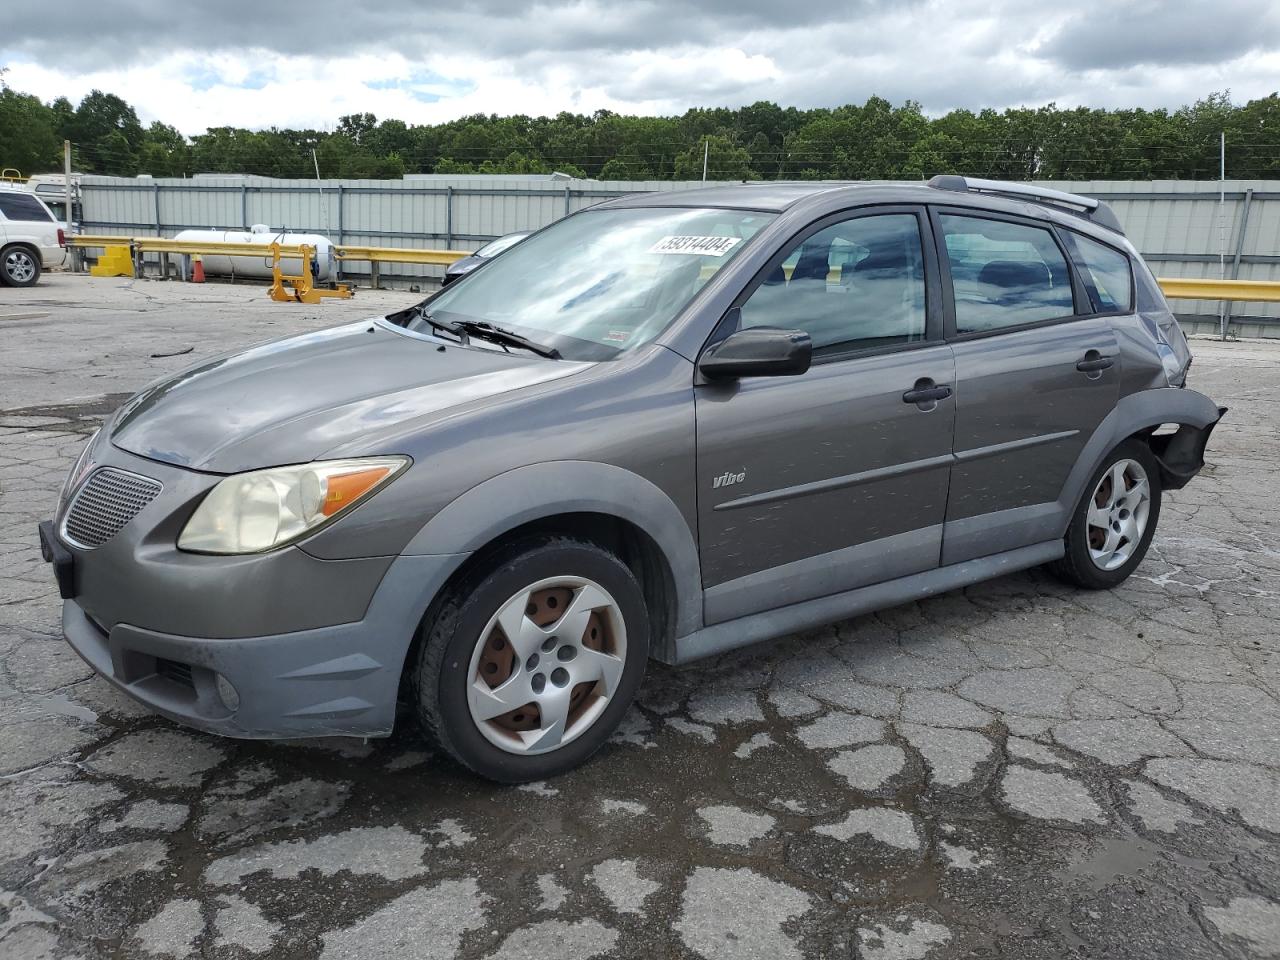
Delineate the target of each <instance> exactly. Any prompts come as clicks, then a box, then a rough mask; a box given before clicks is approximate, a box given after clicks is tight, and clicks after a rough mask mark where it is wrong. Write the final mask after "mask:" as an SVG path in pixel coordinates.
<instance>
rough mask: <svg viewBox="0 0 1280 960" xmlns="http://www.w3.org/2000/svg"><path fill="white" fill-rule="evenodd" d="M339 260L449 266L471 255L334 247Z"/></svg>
mask: <svg viewBox="0 0 1280 960" xmlns="http://www.w3.org/2000/svg"><path fill="white" fill-rule="evenodd" d="M333 249H334V255H335V256H336V257H337V258H338V259H339V260H367V261H369V262H370V263H432V264H436V265H439V266H448V265H449V264H451V263H453V262H454V261H456V260H461V259H462V258H463V257H469V256H471V254H470V253H469V252H468V251H466V250H414V249H410V248H408V247H334V248H333Z"/></svg>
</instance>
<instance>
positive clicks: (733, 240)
mask: <svg viewBox="0 0 1280 960" xmlns="http://www.w3.org/2000/svg"><path fill="white" fill-rule="evenodd" d="M741 240H742V238H741V237H663V238H662V239H661V240H659V241H658V242H657V243H655V244H654V245H653V246H652V247H650V248H649V253H691V254H694V255H695V256H699V257H723V256H724V255H725V254H726V253H728V252H729V251H730V250H732V249H733V248H734V247H735V246H737V244H738V243H739V242H741Z"/></svg>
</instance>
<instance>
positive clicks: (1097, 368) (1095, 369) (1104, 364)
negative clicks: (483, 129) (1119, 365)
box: [1076, 350, 1116, 373]
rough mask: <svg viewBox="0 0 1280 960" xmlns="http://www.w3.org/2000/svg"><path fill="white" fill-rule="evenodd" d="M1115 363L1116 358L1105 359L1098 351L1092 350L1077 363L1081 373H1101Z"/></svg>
mask: <svg viewBox="0 0 1280 960" xmlns="http://www.w3.org/2000/svg"><path fill="white" fill-rule="evenodd" d="M1115 362H1116V361H1115V358H1114V357H1104V356H1103V355H1102V354H1100V353H1099V352H1098V351H1097V350H1090V351H1088V352H1087V353H1086V354H1085V355H1084V358H1083V359H1082V360H1079V361H1077V363H1076V369H1077V370H1079V371H1080V372H1081V373H1101V372H1102V371H1103V370H1106V369H1107V368H1108V367H1109V366H1111V365H1112V364H1113V363H1115Z"/></svg>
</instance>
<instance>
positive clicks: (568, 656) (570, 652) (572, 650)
mask: <svg viewBox="0 0 1280 960" xmlns="http://www.w3.org/2000/svg"><path fill="white" fill-rule="evenodd" d="M577 655H578V648H577V647H575V646H572V645H570V644H567V643H566V644H565V645H564V646H563V647H561V648H560V649H559V650H557V651H556V656H557V657H558V658H559V659H560V662H561V663H568V662H569V661H570V660H572V659H573V658H574V657H576V656H577Z"/></svg>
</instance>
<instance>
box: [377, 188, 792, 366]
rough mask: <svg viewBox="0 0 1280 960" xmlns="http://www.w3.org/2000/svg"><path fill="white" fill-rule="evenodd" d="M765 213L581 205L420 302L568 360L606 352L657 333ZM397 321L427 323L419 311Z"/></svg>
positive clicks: (435, 313)
mask: <svg viewBox="0 0 1280 960" xmlns="http://www.w3.org/2000/svg"><path fill="white" fill-rule="evenodd" d="M772 219H773V215H772V214H767V213H757V212H751V211H745V210H702V209H688V210H685V209H670V208H652V207H646V208H640V209H627V210H590V211H586V212H584V213H580V214H577V215H576V216H572V217H566V218H565V219H564V220H561V221H560V222H559V223H555V224H553V225H552V226H550V227H548V228H547V229H546V230H543V231H542V232H541V233H538V234H535V235H534V236H531V237H529V238H528V239H527V240H525V241H523V242H522V243H520V244H517V245H516V246H514V247H512V248H511V249H510V250H509V251H507V252H506V253H504V254H503V255H502V256H501V257H499V258H498V259H497V260H494V261H493V262H492V263H490V264H489V265H488V266H486V267H485V268H484V269H483V270H479V271H477V272H476V273H474V274H472V275H471V276H469V277H467V279H466V280H465V282H461V283H458V284H456V285H454V286H450V287H446V288H445V289H444V290H443V291H442V292H440V293H439V294H437V295H436V296H434V297H432V298H431V299H429V300H428V301H426V302H425V303H424V304H423V307H424V309H425V311H426V313H427V314H428V316H430V317H431V318H432V319H434V320H436V321H443V322H445V323H462V322H466V321H486V322H488V323H491V324H493V325H494V326H498V327H502V328H504V329H507V330H510V331H513V332H516V333H519V334H521V335H522V336H525V337H527V338H529V339H531V340H535V341H538V342H539V343H541V344H545V345H547V346H550V347H554V348H555V349H557V350H559V352H560V354H561V356H563V357H564V358H565V359H568V360H608V359H611V358H613V357H616V356H617V355H618V354H620V353H622V352H623V351H626V350H631V349H634V348H635V347H638V346H641V345H642V344H645V343H648V342H649V341H650V340H652V339H653V338H654V337H656V336H657V335H658V334H659V333H661V332H662V330H663V329H664V328H665V327H666V326H667V324H669V323H670V322H671V321H672V320H673V319H675V317H676V315H677V314H678V313H679V312H680V310H681V309H683V307H684V306H685V304H687V303H688V302H689V301H690V299H692V298H693V295H694V294H695V293H697V292H698V290H700V289H701V288H702V286H703V285H704V284H705V283H706V282H707V281H708V280H709V279H710V278H711V277H712V276H714V275H715V273H716V271H718V270H720V269H722V268H723V267H724V265H725V264H726V263H728V262H729V261H730V260H732V259H733V258H734V256H736V255H737V254H738V252H739V251H740V250H741V249H742V248H743V247H744V246H745V245H746V241H747V239H748V238H750V237H751V236H752V235H753V234H755V233H756V232H757V231H759V230H760V228H761V227H763V226H764V225H765V224H767V223H768V222H769V221H770V220H772ZM402 322H405V323H406V325H407V326H408V327H409V329H412V330H419V331H421V332H424V333H427V332H430V331H431V329H432V327H431V325H430V324H429V323H428V322H427V320H426V318H425V317H423V316H421V315H419V314H417V313H416V312H415V313H414V314H412V315H411V316H408V317H406V318H405V321H402Z"/></svg>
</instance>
